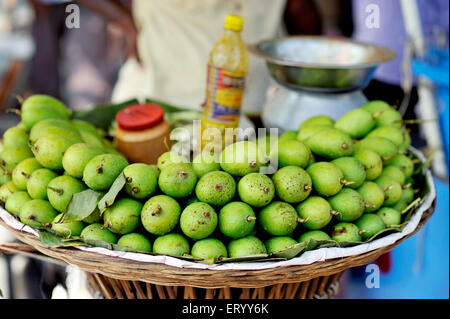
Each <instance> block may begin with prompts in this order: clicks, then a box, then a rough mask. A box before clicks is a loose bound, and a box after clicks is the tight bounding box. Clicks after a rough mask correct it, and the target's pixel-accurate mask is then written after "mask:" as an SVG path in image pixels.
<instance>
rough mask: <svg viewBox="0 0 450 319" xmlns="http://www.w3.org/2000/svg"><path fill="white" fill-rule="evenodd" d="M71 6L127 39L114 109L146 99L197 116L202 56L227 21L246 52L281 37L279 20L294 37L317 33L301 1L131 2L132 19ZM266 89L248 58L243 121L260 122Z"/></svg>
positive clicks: (101, 6) (116, 7)
mask: <svg viewBox="0 0 450 319" xmlns="http://www.w3.org/2000/svg"><path fill="white" fill-rule="evenodd" d="M78 3H80V4H82V5H85V6H86V7H87V8H90V9H91V10H93V11H95V12H97V13H98V14H100V15H101V16H103V17H104V18H105V19H106V20H107V21H109V22H111V23H114V24H117V25H119V26H120V27H121V28H122V30H123V33H124V34H126V39H125V49H126V57H127V58H128V59H127V61H126V62H125V63H124V65H123V66H122V67H121V69H120V73H119V76H118V81H117V83H116V84H115V86H114V90H113V93H112V101H113V102H121V101H124V100H128V99H132V98H138V99H144V98H147V97H149V98H154V99H156V100H161V101H164V102H167V103H170V104H173V105H177V106H180V107H184V108H187V109H197V110H200V107H201V104H202V103H203V101H204V98H205V97H204V92H205V84H206V83H205V80H206V64H207V62H208V55H209V52H210V50H211V49H212V48H213V46H214V44H215V42H216V41H217V40H218V38H219V37H220V35H221V34H222V32H223V31H222V29H223V22H224V18H225V16H226V15H227V14H230V13H232V14H237V15H240V16H242V17H243V18H244V19H245V26H244V32H243V38H244V42H246V43H247V44H252V43H255V42H258V41H260V40H263V39H266V38H273V37H275V36H276V35H277V34H279V33H280V32H283V30H282V24H283V17H284V19H285V21H287V25H288V26H289V27H290V29H291V30H295V32H296V33H303V34H305V33H308V34H318V33H320V16H319V13H318V10H317V8H316V5H315V3H314V1H307V0H289V1H286V0H246V1H243V0H227V1H221V0H191V1H184V0H166V1H159V0H134V1H132V6H131V8H132V10H131V12H128V11H127V10H126V8H124V6H123V5H120V3H118V2H116V1H111V0H99V1H88V0H80V1H79V2H78ZM286 3H287V7H286ZM285 8H286V9H287V10H285ZM269 83H270V77H269V75H268V72H267V70H266V67H265V65H264V62H263V61H261V60H260V59H258V58H257V57H254V56H250V70H249V73H248V77H247V83H246V85H247V90H246V91H245V96H244V101H243V112H244V113H245V114H247V115H249V116H258V115H259V113H260V111H261V108H262V106H263V104H264V100H265V92H266V90H267V87H268V85H269Z"/></svg>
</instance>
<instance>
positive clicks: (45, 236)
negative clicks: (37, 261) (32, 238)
mask: <svg viewBox="0 0 450 319" xmlns="http://www.w3.org/2000/svg"><path fill="white" fill-rule="evenodd" d="M39 236H40V238H41V243H42V244H43V245H45V246H47V247H59V246H62V245H63V238H62V237H61V236H58V235H57V234H56V233H55V232H51V231H50V230H39Z"/></svg>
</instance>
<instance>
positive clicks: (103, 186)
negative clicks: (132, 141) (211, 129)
mask: <svg viewBox="0 0 450 319" xmlns="http://www.w3.org/2000/svg"><path fill="white" fill-rule="evenodd" d="M127 166H128V162H127V160H126V159H125V158H124V157H123V156H120V155H114V154H102V155H97V156H95V157H94V158H92V159H91V160H90V161H89V162H88V163H87V164H86V167H85V168H84V171H83V181H84V182H85V183H86V185H87V186H88V187H89V188H90V189H93V190H97V191H104V190H108V189H109V188H110V187H111V185H112V184H113V183H114V181H115V180H116V178H117V177H118V176H119V175H120V173H122V171H123V170H124V168H125V167H127Z"/></svg>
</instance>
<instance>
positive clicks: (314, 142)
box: [305, 128, 353, 159]
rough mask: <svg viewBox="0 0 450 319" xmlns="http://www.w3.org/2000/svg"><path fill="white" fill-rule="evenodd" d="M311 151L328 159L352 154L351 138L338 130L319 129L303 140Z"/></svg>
mask: <svg viewBox="0 0 450 319" xmlns="http://www.w3.org/2000/svg"><path fill="white" fill-rule="evenodd" d="M305 144H306V145H307V146H308V147H309V148H310V149H311V151H312V152H313V153H314V154H316V155H319V156H322V157H324V158H328V159H335V158H339V157H343V156H351V155H352V154H353V141H352V138H351V137H350V136H349V135H348V134H346V133H344V132H341V131H339V130H336V129H332V128H330V129H327V130H324V131H321V132H319V133H317V134H315V135H313V136H311V137H310V138H308V139H307V140H306V141H305Z"/></svg>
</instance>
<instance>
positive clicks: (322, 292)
mask: <svg viewBox="0 0 450 319" xmlns="http://www.w3.org/2000/svg"><path fill="white" fill-rule="evenodd" d="M435 208H436V199H434V200H433V202H432V204H431V206H430V207H429V208H428V209H427V210H426V211H424V213H423V215H422V218H421V220H420V222H419V224H418V226H417V227H416V228H415V229H414V231H413V232H412V233H410V234H408V235H407V236H404V237H402V238H401V239H399V240H398V241H396V242H395V243H393V244H391V245H388V246H384V247H382V248H379V249H376V250H372V251H369V252H366V253H363V254H359V255H355V256H348V257H342V258H335V259H329V260H325V261H319V262H314V263H312V264H309V265H296V266H283V267H274V268H268V269H258V270H211V269H193V268H179V267H173V266H168V265H165V264H156V263H146V262H139V261H134V260H127V259H122V258H111V257H108V256H105V255H101V254H98V253H94V252H89V251H83V250H79V249H76V248H73V247H72V248H71V247H69V248H50V247H47V246H44V245H43V244H42V243H41V241H40V239H39V238H37V237H36V236H34V235H32V234H29V233H26V232H23V231H18V230H15V229H13V228H12V227H10V226H8V225H7V224H6V223H4V222H3V220H1V219H0V225H1V226H4V227H5V228H7V229H8V230H9V231H10V232H11V233H12V234H13V235H14V236H15V237H16V238H17V239H19V240H20V241H22V242H24V243H26V244H28V245H29V246H31V247H32V248H31V249H28V251H27V252H26V253H28V254H30V253H31V252H30V251H32V250H34V249H35V250H36V251H38V252H39V253H41V254H43V255H45V256H48V257H51V258H54V259H55V260H58V261H62V262H64V263H67V264H71V265H75V266H78V267H79V268H80V269H82V270H84V271H85V272H87V274H88V279H89V282H90V285H91V287H92V288H93V289H94V290H95V291H99V292H101V294H102V295H103V296H104V297H105V298H108V299H109V298H132V299H134V298H139V299H140V298H145V299H147V298H150V299H174V298H183V299H196V298H205V299H211V298H218V299H228V298H233V299H235V298H236V299H237V298H243V299H259V298H265V299H270V298H283V299H293V298H298V299H307V298H308V299H310V298H330V297H332V296H334V295H335V294H336V292H337V289H338V287H339V278H340V276H341V275H342V273H343V272H344V271H345V270H346V269H348V268H352V267H356V266H361V265H365V264H367V263H370V262H372V261H374V260H376V259H377V258H378V257H379V256H381V255H382V254H384V253H386V252H389V251H390V250H392V249H393V248H394V247H396V246H397V245H399V244H400V243H401V242H402V241H403V240H405V239H407V238H409V237H410V236H412V235H413V234H415V233H416V232H417V231H419V230H420V229H421V228H422V227H423V225H425V223H426V222H427V221H428V219H429V218H430V217H431V216H432V215H433V213H434V211H435ZM17 250H24V251H26V250H27V249H17V247H16V248H14V249H12V248H11V246H7V245H3V246H2V245H0V251H4V252H10V253H11V252H15V251H17Z"/></svg>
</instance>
